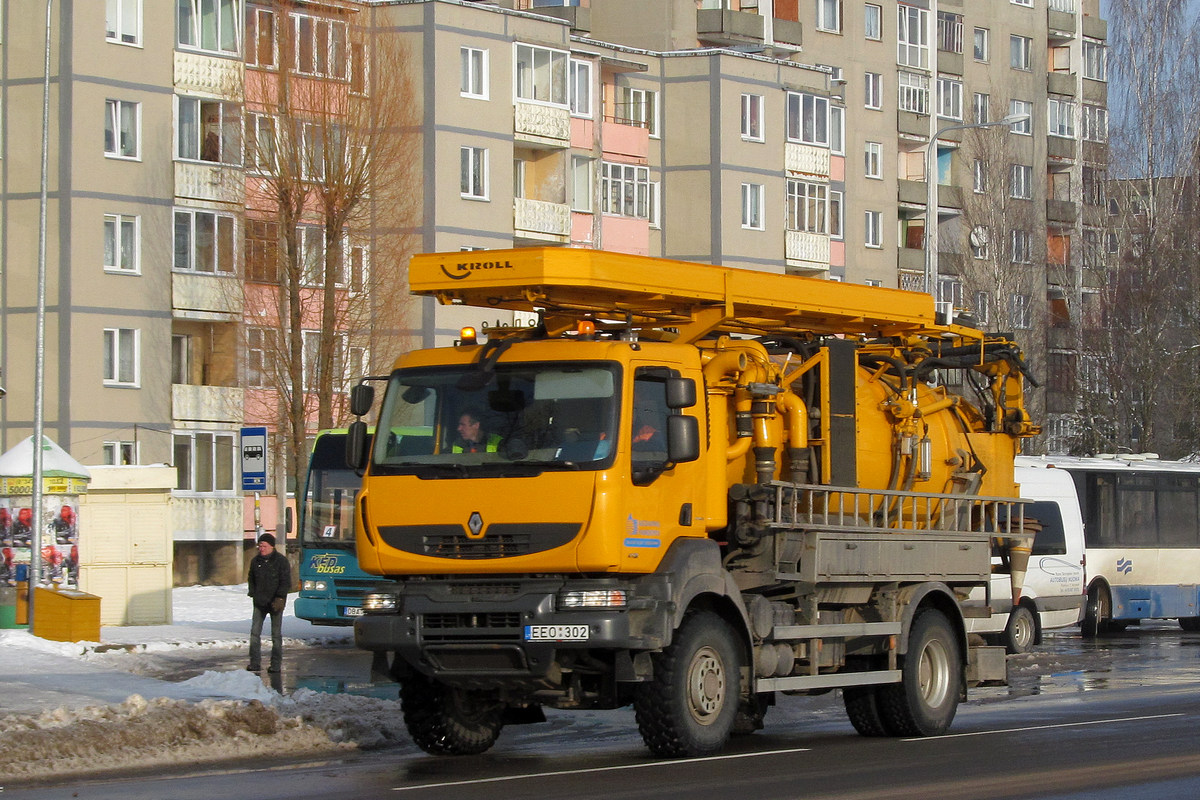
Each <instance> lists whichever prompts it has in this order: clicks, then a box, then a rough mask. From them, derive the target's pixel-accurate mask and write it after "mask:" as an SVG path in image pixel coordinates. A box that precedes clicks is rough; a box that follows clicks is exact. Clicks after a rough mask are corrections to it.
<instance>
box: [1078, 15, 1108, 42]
mask: <svg viewBox="0 0 1200 800" xmlns="http://www.w3.org/2000/svg"><path fill="white" fill-rule="evenodd" d="M1083 35H1084V36H1087V37H1088V38H1090V39H1107V38H1108V20H1104V19H1101V18H1100V17H1093V16H1091V15H1090V14H1084V15H1083Z"/></svg>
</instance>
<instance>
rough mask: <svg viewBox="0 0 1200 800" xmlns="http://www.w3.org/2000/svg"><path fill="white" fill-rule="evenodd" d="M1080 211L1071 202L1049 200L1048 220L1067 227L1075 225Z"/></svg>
mask: <svg viewBox="0 0 1200 800" xmlns="http://www.w3.org/2000/svg"><path fill="white" fill-rule="evenodd" d="M1078 213H1079V209H1078V208H1077V207H1076V205H1075V204H1074V203H1072V202H1071V201H1070V200H1047V201H1046V220H1047V221H1048V222H1057V223H1062V224H1066V225H1074V224H1075V217H1076V215H1077V214H1078Z"/></svg>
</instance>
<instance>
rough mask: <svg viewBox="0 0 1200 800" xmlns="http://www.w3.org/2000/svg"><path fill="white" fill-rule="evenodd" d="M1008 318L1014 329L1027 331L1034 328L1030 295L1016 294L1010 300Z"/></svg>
mask: <svg viewBox="0 0 1200 800" xmlns="http://www.w3.org/2000/svg"><path fill="white" fill-rule="evenodd" d="M1008 317H1009V320H1008V321H1009V324H1011V325H1012V326H1013V327H1014V328H1018V329H1020V330H1026V329H1028V328H1031V327H1033V322H1032V318H1033V314H1032V309H1031V308H1030V303H1029V295H1027V294H1014V295H1012V296H1011V297H1009V298H1008Z"/></svg>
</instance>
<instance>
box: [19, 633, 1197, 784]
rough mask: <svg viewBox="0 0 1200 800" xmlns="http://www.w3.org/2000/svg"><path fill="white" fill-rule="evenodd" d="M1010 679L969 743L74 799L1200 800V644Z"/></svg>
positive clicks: (787, 729) (241, 770)
mask: <svg viewBox="0 0 1200 800" xmlns="http://www.w3.org/2000/svg"><path fill="white" fill-rule="evenodd" d="M290 657H291V658H293V659H294V661H293V662H291V663H290V664H288V665H285V670H284V675H285V677H286V676H287V674H288V673H289V672H290V671H293V670H296V671H297V672H296V674H297V675H299V674H300V673H299V672H298V670H300V669H301V668H302V665H303V664H304V663H305V660H306V659H307V660H308V663H309V664H310V666H313V667H314V668H316V667H320V669H317V670H316V671H318V672H328V673H333V672H337V670H335V669H333V666H334V665H336V664H342V665H343V667H344V669H343V670H342V672H343V673H345V672H353V671H356V670H357V671H359V672H358V674H342V675H341V676H340V678H339V677H338V676H337V675H332V674H331V675H324V676H322V677H321V679H322V680H339V679H340V680H342V681H343V682H344V683H345V684H346V685H347V686H353V685H354V684H357V683H363V684H365V675H364V674H362V671H365V669H366V668H367V667H368V666H369V660H368V659H366V658H365V656H363V654H359V653H356V652H354V651H352V650H344V651H322V652H320V653H316V652H310V653H307V654H304V653H303V652H297V653H294V654H292V655H291V656H290ZM289 667H290V669H289ZM1010 676H1011V678H1010V685H1009V686H1008V687H996V688H987V689H983V690H977V691H975V692H973V694H972V700H971V701H970V702H969V703H967V704H965V705H963V706H962V707H961V708H960V710H959V715H958V718H957V719H956V720H955V723H954V726H953V728H952V730H951V733H950V734H949V735H946V736H941V737H936V738H926V739H889V738H879V739H866V738H862V737H859V736H858V735H856V734H855V733H854V732H853V729H852V728H851V727H850V724H849V722H848V721H847V720H846V718H845V714H844V713H843V711H842V708H841V703H840V700H839V699H838V697H837V694H836V693H831V694H828V695H824V696H820V697H813V698H809V697H794V698H793V697H781V698H779V703H778V705H777V706H776V707H775V708H773V709H772V710H771V711H770V713H769V714H768V715H767V726H766V729H765V730H763V731H760V732H759V733H756V734H754V735H751V736H745V737H738V738H736V739H735V740H733V741H732V742H731V744H730V746H729V748H728V749H727V751H726V752H724V753H722V754H721V755H718V756H714V757H711V758H704V759H692V760H686V761H663V760H660V759H655V758H653V757H652V756H650V755H649V754H648V752H647V751H646V750H645V748H644V747H642V744H641V740H640V738H639V737H638V735H637V732H636V728H635V726H634V724H633V719H632V713H631V712H629V711H628V710H621V711H615V712H603V713H590V714H565V713H561V714H553V715H551V719H550V722H549V723H548V724H546V725H536V726H529V727H514V728H510V729H506V730H505V732H504V734H503V735H502V736H501V738H500V741H499V742H498V743H497V745H496V747H495V748H493V749H492V750H491V751H490V752H489V753H487V754H485V755H483V756H479V757H473V758H433V757H429V756H425V755H423V754H419V755H413V754H411V752H408V751H406V752H405V753H399V752H396V751H379V752H374V753H360V754H354V755H352V756H349V757H347V758H344V759H339V760H334V761H326V762H322V763H291V764H289V763H277V764H275V765H273V767H272V768H271V769H269V770H268V769H264V765H263V764H262V763H261V762H260V763H256V764H252V765H250V764H246V765H227V767H226V768H225V769H224V770H221V771H206V772H203V773H196V774H183V773H179V774H175V775H171V776H166V775H163V776H141V777H139V778H135V779H130V780H115V781H104V782H94V783H88V784H81V785H78V786H74V787H71V791H72V792H74V793H75V794H76V796H78V797H81V798H92V799H93V800H102V799H103V798H124V799H126V800H140V799H141V798H146V799H147V800H148V799H149V798H154V799H155V800H163V799H164V798H172V800H189V799H190V798H197V799H199V798H204V800H210V798H212V797H223V796H234V797H245V798H256V799H257V800H273V799H274V798H280V800H283V798H287V800H304V799H305V798H343V797H345V798H351V797H353V798H372V797H397V798H405V799H406V800H407V799H408V798H413V799H414V800H416V799H417V798H419V799H420V800H441V799H442V798H445V799H446V800H449V799H450V798H455V800H457V799H458V798H462V797H464V796H484V797H489V796H502V797H504V798H505V800H521V799H522V798H531V799H532V798H537V800H545V798H560V797H571V798H599V797H604V798H610V799H624V798H629V799H630V800H634V799H640V798H654V800H675V798H680V800H682V799H683V798H687V800H704V799H706V798H713V799H714V800H717V799H718V798H719V799H720V800H727V799H728V798H750V797H753V798H792V797H795V798H801V797H802V798H805V800H831V799H832V798H838V799H839V800H857V799H858V798H862V799H863V800H866V799H867V798H870V799H871V800H876V799H878V798H897V800H900V799H903V798H922V800H926V799H927V798H936V797H970V798H1046V799H1047V800H1076V798H1078V799H1079V800H1082V798H1085V797H1086V798H1088V800H1110V799H1111V800H1116V798H1121V800H1128V799H1129V798H1143V797H1144V798H1151V797H1153V798H1164V797H1189V798H1190V797H1200V724H1197V723H1198V722H1200V634H1185V633H1182V632H1181V631H1179V629H1178V628H1177V627H1175V626H1173V625H1161V626H1153V627H1149V628H1148V629H1145V630H1137V629H1134V630H1131V631H1129V632H1127V633H1124V634H1121V635H1119V636H1116V637H1112V638H1110V639H1107V640H1104V641H1102V642H1099V643H1092V642H1087V641H1084V640H1082V639H1081V638H1080V637H1079V635H1078V633H1077V632H1066V633H1060V634H1058V635H1056V636H1054V637H1052V638H1051V639H1050V640H1048V641H1047V643H1046V645H1045V647H1044V648H1043V649H1042V650H1041V651H1040V652H1037V653H1034V654H1030V655H1027V656H1020V657H1014V658H1013V659H1011V660H1010ZM311 678H312V676H311V675H310V676H308V679H311ZM301 680H304V678H301ZM380 688H382V687H380ZM62 792H63V788H62V787H59V788H58V789H57V790H51V789H47V790H28V791H16V792H13V793H12V794H13V796H14V797H21V798H26V797H28V798H42V797H46V798H48V797H62V796H64V795H63V794H62ZM7 794H8V793H7V792H6V795H7Z"/></svg>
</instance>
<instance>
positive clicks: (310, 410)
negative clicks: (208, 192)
mask: <svg viewBox="0 0 1200 800" xmlns="http://www.w3.org/2000/svg"><path fill="white" fill-rule="evenodd" d="M300 5H302V4H300V3H296V2H280V3H277V4H276V5H275V7H274V10H275V17H274V19H273V20H271V22H273V23H274V24H273V27H272V28H271V30H269V31H266V30H262V29H261V28H262V27H263V26H262V22H261V21H258V23H259V25H258V26H256V27H255V29H254V30H248V31H247V38H248V40H250V39H251V37H254V39H255V40H254V41H250V42H249V44H248V47H255V46H256V45H257V46H259V47H270V48H271V49H270V50H269V51H265V50H264V51H263V52H264V53H270V54H271V58H272V61H273V63H272V67H273V68H272V69H269V70H261V71H259V70H248V71H247V167H248V171H249V172H250V173H251V175H250V177H249V179H248V182H247V183H248V192H247V258H246V264H247V281H248V283H247V287H246V304H245V308H246V315H247V319H248V327H247V347H248V351H249V354H250V362H249V364H250V373H251V376H250V377H251V383H252V384H254V385H257V386H259V387H262V388H264V389H266V390H267V391H265V392H262V393H260V397H259V398H258V406H257V407H256V408H253V409H248V412H251V413H256V414H257V415H259V416H260V418H266V419H274V420H275V421H276V429H277V431H278V432H279V433H280V434H281V435H284V436H285V437H286V441H287V445H288V446H287V451H288V453H287V455H288V462H289V463H288V472H289V474H291V475H292V476H295V478H296V479H297V481H299V479H300V476H302V475H303V472H304V467H305V456H306V440H307V436H308V434H309V432H310V431H312V430H315V429H320V428H329V427H333V426H335V425H337V424H339V423H340V422H341V421H343V419H344V418H345V415H346V411H345V408H344V397H345V392H346V390H347V389H348V384H349V383H350V382H351V381H353V380H357V379H358V378H359V377H361V375H362V374H364V373H366V372H369V371H370V358H371V357H372V355H375V356H376V357H379V358H387V357H389V356H393V355H394V350H395V349H396V347H397V345H398V343H397V341H396V337H397V335H398V333H397V332H398V331H399V330H401V328H402V325H401V319H400V315H401V314H402V313H403V311H404V309H405V308H406V304H405V303H404V302H379V298H384V297H386V298H393V299H395V298H403V297H405V296H406V295H407V285H406V275H405V267H406V265H407V259H408V256H409V255H410V254H411V253H410V249H411V248H410V241H409V239H408V237H406V236H405V235H404V233H403V231H405V230H407V229H409V228H411V222H412V219H413V209H414V207H415V206H414V202H415V198H414V194H415V193H413V192H411V187H412V186H413V185H416V184H417V181H416V180H415V177H414V176H415V174H416V167H417V158H418V157H419V153H420V148H419V147H416V146H414V142H413V137H414V136H415V134H414V133H413V131H414V130H415V126H414V125H413V119H412V116H413V114H414V113H415V112H414V109H416V108H417V104H416V103H415V102H414V97H413V94H412V88H411V85H410V83H409V75H411V73H412V64H411V63H410V61H409V55H408V51H407V49H406V48H405V47H404V45H403V43H402V42H401V41H400V39H399V37H398V36H396V35H395V34H391V35H377V34H376V33H375V31H373V29H372V28H371V27H370V26H368V25H366V24H361V23H360V21H359V19H358V18H357V17H356V16H355V13H354V12H351V11H343V12H340V13H338V14H335V15H330V16H327V17H323V18H316V17H313V16H311V15H309V14H304V15H301V16H300V17H298V18H294V17H293V12H294V11H296V10H297V9H298V8H299V7H300ZM294 20H296V21H294ZM381 350H382V351H383V352H380V351H381ZM297 485H298V484H297Z"/></svg>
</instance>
